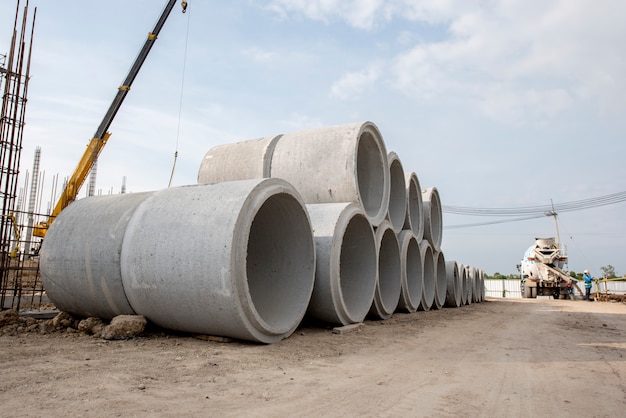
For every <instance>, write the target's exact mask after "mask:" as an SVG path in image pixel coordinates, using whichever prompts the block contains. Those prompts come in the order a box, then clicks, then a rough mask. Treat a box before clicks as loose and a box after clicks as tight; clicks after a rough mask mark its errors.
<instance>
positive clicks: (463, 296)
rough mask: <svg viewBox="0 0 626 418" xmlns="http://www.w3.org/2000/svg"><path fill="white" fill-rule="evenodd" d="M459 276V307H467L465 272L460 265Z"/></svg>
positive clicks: (463, 267)
mask: <svg viewBox="0 0 626 418" xmlns="http://www.w3.org/2000/svg"><path fill="white" fill-rule="evenodd" d="M459 276H461V306H465V305H467V286H468V281H467V270H466V269H465V266H464V265H463V264H461V263H459Z"/></svg>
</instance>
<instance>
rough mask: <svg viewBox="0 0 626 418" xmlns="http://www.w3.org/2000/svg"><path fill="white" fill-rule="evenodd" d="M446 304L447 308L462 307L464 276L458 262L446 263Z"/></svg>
mask: <svg viewBox="0 0 626 418" xmlns="http://www.w3.org/2000/svg"><path fill="white" fill-rule="evenodd" d="M446 284H447V286H446V287H447V290H446V303H445V306H447V307H451V308H458V307H460V306H461V302H462V295H461V292H462V290H463V276H462V274H460V271H459V264H458V263H457V262H456V261H446Z"/></svg>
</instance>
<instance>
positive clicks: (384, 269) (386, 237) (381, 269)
mask: <svg viewBox="0 0 626 418" xmlns="http://www.w3.org/2000/svg"><path fill="white" fill-rule="evenodd" d="M401 274H402V273H401V269H400V249H399V248H398V240H397V238H396V236H395V234H394V232H393V230H391V229H387V230H386V231H385V233H384V234H383V238H382V240H381V242H380V253H379V255H378V289H379V291H380V297H381V302H382V304H383V307H384V308H385V311H386V312H389V313H393V311H394V310H395V309H396V306H397V305H398V299H399V297H400V285H401V284H400V277H401Z"/></svg>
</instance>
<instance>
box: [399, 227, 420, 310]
mask: <svg viewBox="0 0 626 418" xmlns="http://www.w3.org/2000/svg"><path fill="white" fill-rule="evenodd" d="M398 242H399V245H400V267H401V269H402V270H401V274H402V276H401V293H400V301H399V302H398V309H399V310H402V311H405V312H409V313H413V312H415V311H417V308H418V307H419V304H420V301H421V300H422V291H423V286H424V272H423V265H422V257H421V254H420V248H419V244H418V242H417V240H416V239H415V236H414V235H413V232H412V231H411V230H403V231H401V232H400V234H398Z"/></svg>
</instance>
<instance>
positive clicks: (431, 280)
mask: <svg viewBox="0 0 626 418" xmlns="http://www.w3.org/2000/svg"><path fill="white" fill-rule="evenodd" d="M421 245H423V246H424V249H423V250H422V260H423V263H424V265H423V269H424V289H423V290H424V293H423V296H424V297H423V298H422V309H424V310H428V309H430V308H431V306H432V304H433V302H434V300H435V263H434V260H433V252H432V249H431V248H430V245H429V244H428V243H427V242H423V241H422V244H421Z"/></svg>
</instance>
